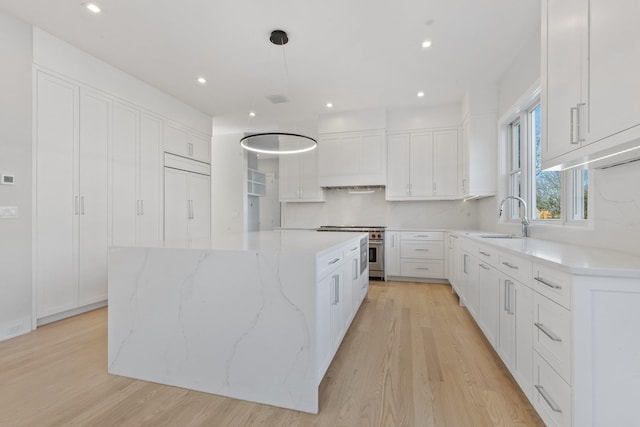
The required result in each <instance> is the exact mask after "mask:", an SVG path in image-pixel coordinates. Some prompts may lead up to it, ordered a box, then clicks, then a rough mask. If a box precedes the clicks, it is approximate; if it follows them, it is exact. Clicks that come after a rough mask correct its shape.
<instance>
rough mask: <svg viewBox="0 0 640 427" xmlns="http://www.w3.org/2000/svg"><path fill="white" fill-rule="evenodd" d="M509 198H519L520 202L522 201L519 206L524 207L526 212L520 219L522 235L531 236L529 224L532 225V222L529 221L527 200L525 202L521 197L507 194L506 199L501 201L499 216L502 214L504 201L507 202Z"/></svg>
mask: <svg viewBox="0 0 640 427" xmlns="http://www.w3.org/2000/svg"><path fill="white" fill-rule="evenodd" d="M509 199H513V200H517V201H518V202H520V204H519V206H522V207H524V212H523V214H522V218H521V219H520V221H521V222H522V237H529V225H531V223H530V222H529V218H527V202H525V201H524V200H523V199H521V198H520V197H517V196H507V197H505V198H504V199H502V201H501V202H500V211H499V212H498V218H500V217H501V216H502V210H503V208H504V202H506V201H507V200H509Z"/></svg>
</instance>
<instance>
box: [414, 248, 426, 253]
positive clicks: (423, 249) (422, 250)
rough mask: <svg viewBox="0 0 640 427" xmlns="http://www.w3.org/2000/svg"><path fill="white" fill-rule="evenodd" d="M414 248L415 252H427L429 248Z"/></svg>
mask: <svg viewBox="0 0 640 427" xmlns="http://www.w3.org/2000/svg"><path fill="white" fill-rule="evenodd" d="M415 250H416V252H429V249H425V248H416V249H415Z"/></svg>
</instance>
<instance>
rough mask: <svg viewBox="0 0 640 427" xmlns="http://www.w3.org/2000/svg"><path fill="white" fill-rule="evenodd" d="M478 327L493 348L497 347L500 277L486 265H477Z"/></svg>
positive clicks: (481, 263) (482, 263)
mask: <svg viewBox="0 0 640 427" xmlns="http://www.w3.org/2000/svg"><path fill="white" fill-rule="evenodd" d="M478 286H479V289H478V316H477V318H476V319H477V321H478V326H480V329H482V332H484V335H485V336H486V337H487V340H488V341H489V342H490V343H491V345H492V346H493V348H497V346H498V324H499V322H500V275H499V273H498V270H496V269H495V268H493V267H491V266H490V265H488V264H487V263H484V262H479V263H478Z"/></svg>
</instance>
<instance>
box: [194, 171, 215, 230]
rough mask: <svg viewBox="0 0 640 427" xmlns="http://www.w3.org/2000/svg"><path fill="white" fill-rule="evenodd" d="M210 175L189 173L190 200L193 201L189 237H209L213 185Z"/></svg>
mask: <svg viewBox="0 0 640 427" xmlns="http://www.w3.org/2000/svg"><path fill="white" fill-rule="evenodd" d="M210 181H211V179H210V177H208V176H206V175H200V174H197V173H190V174H189V200H190V201H191V220H190V221H189V238H190V239H191V240H200V239H208V238H209V237H210V223H211V186H210Z"/></svg>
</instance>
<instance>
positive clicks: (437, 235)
mask: <svg viewBox="0 0 640 427" xmlns="http://www.w3.org/2000/svg"><path fill="white" fill-rule="evenodd" d="M401 236H402V240H444V232H442V231H403V232H402V234H401Z"/></svg>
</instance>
